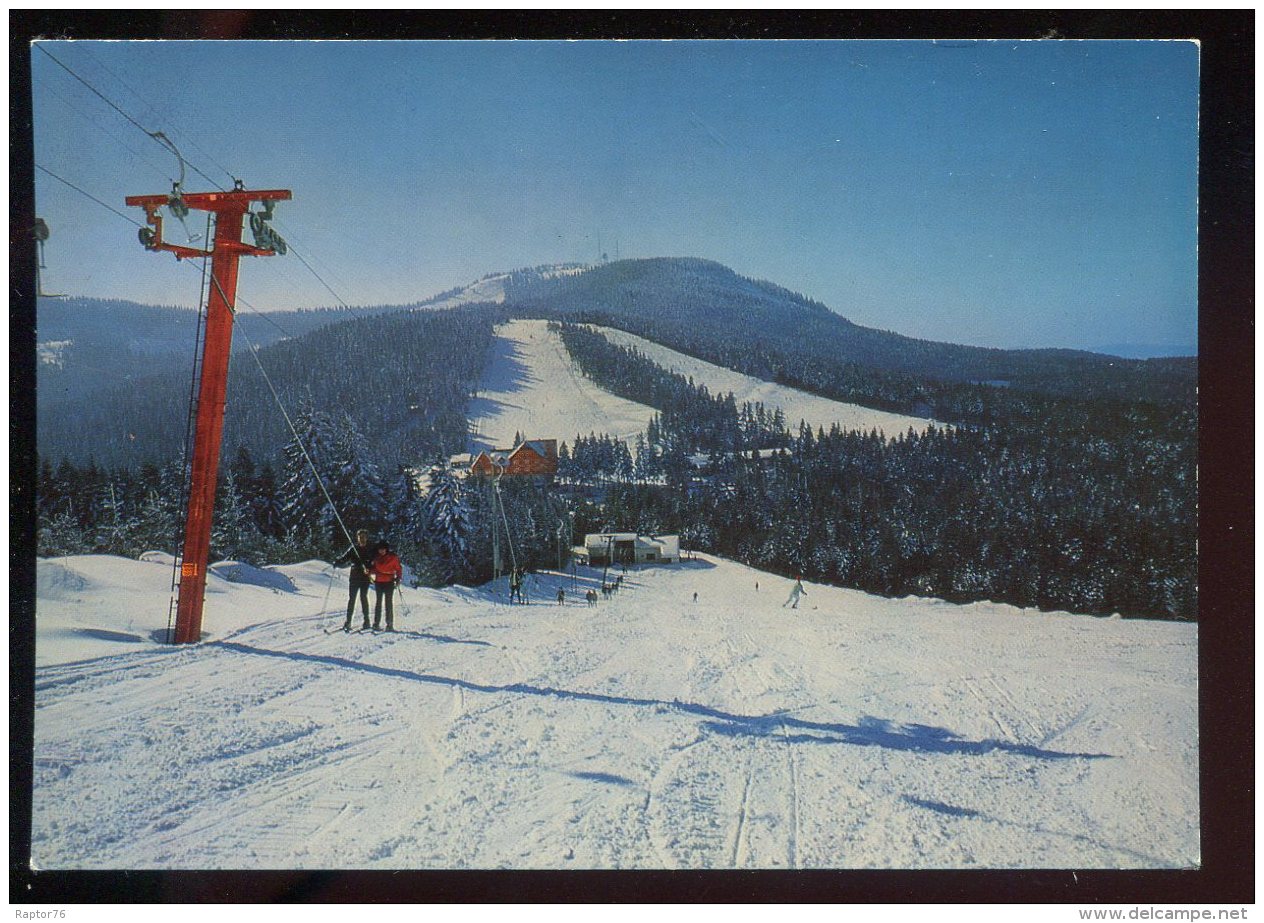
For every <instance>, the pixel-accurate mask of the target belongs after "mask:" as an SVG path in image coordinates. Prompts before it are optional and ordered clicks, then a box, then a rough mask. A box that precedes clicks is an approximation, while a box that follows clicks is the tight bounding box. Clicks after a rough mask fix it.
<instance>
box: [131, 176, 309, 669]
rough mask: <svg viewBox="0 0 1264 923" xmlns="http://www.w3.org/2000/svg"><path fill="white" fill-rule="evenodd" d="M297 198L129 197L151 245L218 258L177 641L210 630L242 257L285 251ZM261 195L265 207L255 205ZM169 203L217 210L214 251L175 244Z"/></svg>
mask: <svg viewBox="0 0 1264 923" xmlns="http://www.w3.org/2000/svg"><path fill="white" fill-rule="evenodd" d="M289 198H290V191H289V190H288V189H267V190H258V189H254V190H251V189H243V188H242V185H241V183H240V182H238V183H237V185H236V188H234V189H232V190H231V191H228V192H189V193H185V192H181V191H180V188H179V185H177V186H176V187H175V188H174V189H173V190H172V192H171V194H170V195H142V196H128V197H127V198H126V200H125V201H126V202H127V204H128V205H136V206H139V207H141V208H143V209H144V210H145V217H146V219H147V222H148V225H149V226H148V227H142V228H141V229H140V241H141V243H142V244H144V246H145V249H146V250H153V251H160V250H165V251H167V252H168V253H174V254H175V256H176V259H177V260H183V259H193V258H202V257H206V256H209V257H210V258H211V288H210V293H209V296H208V298H207V310H206V334H205V337H204V340H203V346H202V363H201V377H200V379H199V381H198V385H197V409H196V422H195V424H194V435H193V465H192V470H191V472H190V482H189V508H188V513H187V515H186V518H185V526H184V550H183V555H182V559H181V565H180V590H179V595H178V597H177V604H176V631H175V643H176V644H187V643H190V642H194V641H198V640H200V639H201V636H202V602H203V597H204V596H205V594H206V567H207V564H208V558H209V556H210V546H211V517H212V513H213V511H214V509H215V478H216V474H217V472H218V470H219V454H220V443H221V440H222V437H223V431H224V401H225V395H226V392H227V390H228V355H229V349H230V347H231V345H232V338H233V314H234V312H235V310H236V298H237V261H238V259H239V258H240V257H242V256H273V255H275V254H277V253H285V250H286V247H285V241H284V240H283V239H282V238H281V236H280V235H279V234H277V233H276V231H274V230H273V229H272V228H271V226H269V225H268V221H269V220H270V219H271V217H272V208H273V205H274V203H276V202H279V201H285V200H288V199H289ZM251 202H259V203H261V204H262V206H263V211H260V212H251V211H250V203H251ZM161 208H167V209H168V210H169V211H170V213H171V214H172V215H174V216H175V217H177V218H179V219H180V220H181V221H183V219H184V216H185V215H187V214H188V212H189V210H191V209H197V210H199V211H206V212H211V213H213V214H214V215H215V236H214V239H213V241H212V244H211V248H210V249H209V250H200V249H197V248H195V247H187V246H181V245H179V244H170V243H167V242H166V241H164V240H163V236H162V215H161V214H160V212H159V209H161ZM247 213H249V214H250V226H251V230H252V231H253V233H254V238H255V244H256V245H257V246H251V245H249V244H245V243H242V240H241V233H242V222H243V219H244V218H245V217H246V215H247Z"/></svg>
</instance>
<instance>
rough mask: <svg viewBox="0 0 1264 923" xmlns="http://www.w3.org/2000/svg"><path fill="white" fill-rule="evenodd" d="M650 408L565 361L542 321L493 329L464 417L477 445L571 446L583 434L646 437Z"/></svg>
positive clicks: (556, 338)
mask: <svg viewBox="0 0 1264 923" xmlns="http://www.w3.org/2000/svg"><path fill="white" fill-rule="evenodd" d="M654 413H655V411H654V408H653V407H647V406H646V405H644V404H638V403H636V402H635V401H629V400H626V399H624V398H621V397H618V396H616V395H614V394H611V393H610V392H609V391H606V390H605V389H604V388H601V387H599V386H598V385H596V384H595V383H594V382H592V381H590V380H589V379H588V378H586V377H584V375H583V374H582V373H581V372H580V371H579V369H578V368H577V367H576V365H575V363H574V362H572V361H571V357H570V354H569V353H567V351H566V346H565V345H564V344H563V343H562V339H561V337H559V336H557V335H556V334H554V333H550V332H549V329H548V322H547V321H542V320H514V321H510V322H509V323H507V324H503V325H502V326H500V327H499V328H497V331H496V339H495V340H494V341H493V343H492V350H491V357H490V359H489V360H488V364H487V368H486V369H485V370H484V372H483V380H482V382H481V384H480V387H479V392H478V396H477V397H475V398H474V400H473V401H472V402H471V405H470V409H469V417H470V421H471V424H472V426H473V428H474V433H475V441H476V442H477V443H478V444H479V445H481V446H483V447H487V448H497V447H508V446H510V445H512V444H513V439H514V434H515V433H522V435H523V436H524V437H525V438H527V439H556V440H557V441H558V442H559V443H561V442H569V443H573V442H574V441H575V437H576V436H577V435H578V436H587V435H588V434H589V433H608V434H609V435H611V436H615V437H617V438H619V439H626V440H631V439H634V438H635V437H636V434H637V433H640V432H644V431H645V427H646V426H648V425H649V422H650V418H651V417H653V416H654Z"/></svg>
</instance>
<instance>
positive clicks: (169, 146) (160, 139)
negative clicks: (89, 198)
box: [35, 43, 369, 316]
mask: <svg viewBox="0 0 1264 923" xmlns="http://www.w3.org/2000/svg"><path fill="white" fill-rule="evenodd" d="M35 47H36V48H38V49H39V50H40V51H41V52H43V53H44V54H45V55H47V56H48V57H49V58H51V59H52V60H53V61H54V62H55V63H56V64H57V65H58V66H59V67H61V68H62V69H63V70H65V71H66V72H67V73H68V74H70V75H71V76H72V77H74V78H75V79H76V80H78V81H79V82H80V83H82V84H83V85H84V86H85V87H87V88H88V89H89V90H91V91H92V92H93V93H94V94H95V95H96V96H98V97H100V98H101V99H102V100H103V101H104V102H105V103H106V104H107V105H108V106H109V107H110V108H111V109H113V110H114V111H115V112H117V113H118V114H119V115H121V116H123V118H125V119H127V121H128V122H130V123H131V124H132V125H134V126H135V127H136V128H138V129H139V130H140V131H141V132H143V133H144V134H145V136H146V137H148V138H149V139H150V140H151V141H153V142H154V143H155V144H158V145H159V146H161V147H162V148H163V149H164V150H166V151H168V152H170V153H173V154H175V156H176V158H177V159H178V160H179V162H180V168H181V177H180V180H178V181H177V186H182V185H183V179H184V176H183V173H184V166H185V164H187V165H188V166H189V167H190V168H191V169H192V170H193V171H194V172H195V173H197V174H198V175H199V176H201V177H202V178H203V179H205V180H206V181H207V182H208V183H210V184H211V185H212V186H214V187H215V188H216V189H219V190H220V191H223V190H224V187H223V186H221V185H219V184H218V183H216V182H215V181H214V180H213V179H211V178H210V177H209V176H207V175H206V173H204V172H203V171H202V170H201V169H200V168H199V167H198V166H197V164H195V163H193V162H192V161H189V160H187V159H186V158H185V157H184V156H183V155H182V154H181V153H180V152H179V151H178V150H177V149H176V147H175V145H174V144H173V143H172V141H171V139H170V138H169V137H167V135H166V134H164V133H163V132H161V131H150V130H149V129H148V128H146V127H145V126H144V125H142V124H141V123H140V122H139V121H137V120H136V119H135V118H133V117H132V116H131V115H130V114H128V113H127V112H126V111H125V110H124V109H123V108H122V107H121V106H119V105H118V104H117V103H115V102H114V101H113V100H112V99H110V98H109V97H108V96H106V95H105V94H104V93H103V92H101V91H100V90H98V89H97V88H96V87H95V86H93V85H92V84H91V83H90V82H89V81H88V80H87V79H85V78H84V77H82V76H80V75H79V74H78V73H76V72H75V71H74V70H72V69H71V68H70V67H68V66H67V65H66V64H65V63H64V62H62V61H61V60H60V59H58V58H57V57H56V56H55V55H54V54H53V53H52V52H51V51H49V50H48V49H46V48H44V47H43V45H42V44H40V43H36V45H35ZM107 70H108V68H107ZM111 73H113V71H111ZM119 82H120V83H123V81H122V80H121V79H120V81H119ZM123 85H124V86H126V84H125V83H123ZM132 93H133V94H134V95H136V96H137V98H140V96H139V94H137V93H136V92H135V91H134V90H133V91H132ZM142 102H144V100H142ZM146 104H147V105H149V107H150V109H154V107H153V106H152V105H151V104H148V103H146ZM155 111H156V110H155ZM193 145H194V146H195V147H197V148H198V149H199V150H202V148H201V147H200V145H198V144H197V142H196V141H193ZM208 157H209V155H208ZM210 159H211V160H212V161H213V160H214V158H210ZM216 166H217V167H218V168H219V169H220V170H222V171H223V172H224V173H225V174H227V175H228V176H229V178H231V179H233V180H234V182H236V177H235V176H234V175H233V173H232V172H231V171H230V170H228V169H226V168H225V167H224V166H223V165H221V164H219V163H216ZM129 220H130V219H129ZM288 233H289V232H288V230H287V234H288ZM294 255H295V256H297V257H298V259H299V262H301V263H302V264H303V265H304V266H305V267H307V270H308V272H310V273H311V274H312V275H313V276H314V277H315V278H316V280H317V281H318V282H320V284H321V285H322V286H324V287H325V289H326V290H327V291H328V292H329V293H330V294H331V295H333V296H334V298H335V299H336V300H337V302H338V303H339V304H340V305H341V306H342V307H344V308H346V309H347V310H349V311H358V312H360V313H365V312H364V310H363V309H362V308H356V307H354V306H352V305H351V304H350V303H349V302H348V301H347V300H346V299H345V298H343V297H342V296H341V295H339V294H338V292H336V291H335V290H334V288H333V286H331V285H330V284H329V283H328V282H326V281H325V279H324V277H322V276H321V274H320V273H318V272H317V271H316V269H315V267H313V266H312V264H311V263H310V262H308V260H307V259H306V258H305V257H304V256H303V255H302V254H301V253H299V252H298V251H294ZM365 316H369V315H367V314H365Z"/></svg>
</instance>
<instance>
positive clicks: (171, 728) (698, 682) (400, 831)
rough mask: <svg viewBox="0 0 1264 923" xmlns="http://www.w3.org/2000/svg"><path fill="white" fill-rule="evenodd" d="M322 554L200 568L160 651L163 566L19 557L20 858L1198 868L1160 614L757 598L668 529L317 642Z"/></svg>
mask: <svg viewBox="0 0 1264 923" xmlns="http://www.w3.org/2000/svg"><path fill="white" fill-rule="evenodd" d="M225 570H226V571H227V574H230V575H231V576H232V577H234V578H235V579H234V580H229V579H227V576H226V575H225V573H224V571H225ZM331 573H334V572H331V571H330V569H329V568H328V566H327V565H325V564H322V563H320V562H316V561H312V562H307V563H304V564H297V565H293V566H285V567H278V568H262V569H259V570H257V571H256V570H254V569H249V568H245V567H238V568H228V569H223V568H220V569H217V572H215V573H213V574H212V575H211V576H210V578H209V582H208V592H207V598H206V617H205V625H204V628H205V639H204V640H203V642H202V643H200V644H197V645H184V646H180V647H172V646H166V645H164V644H162V643H160V639H161V636H162V635H163V633H164V629H165V625H166V619H167V608H168V600H169V593H170V585H171V568H170V560H169V559H167V560H162V559H161V558H160V559H158V560H154V561H129V560H122V559H119V558H113V557H104V556H81V557H67V558H58V559H45V560H40V561H39V562H38V585H37V592H38V609H37V627H36V631H37V636H36V642H37V647H36V653H37V668H36V674H35V683H36V689H35V752H34V757H35V788H34V810H33V842H32V850H33V861H34V864H35V865H36V866H37V867H39V868H44V869H106V868H115V869H117V868H261V869H262V868H299V867H301V868H312V869H317V868H379V869H414V868H415V869H424V868H444V869H461V868H486V869H491V868H517V869H584V868H601V869H615V868H655V869H658V868H667V869H676V868H689V869H695V868H696V869H703V868H706V869H711V868H766V869H785V868H891V867H895V868H942V867H1046V868H1048V867H1060V868H1068V867H1069V868H1085V867H1105V868H1111V867H1189V866H1194V865H1197V863H1198V861H1199V839H1198V837H1199V811H1198V800H1197V798H1198V795H1197V792H1198V759H1197V756H1198V749H1197V744H1198V741H1197V731H1196V728H1197V695H1196V692H1197V690H1196V679H1195V676H1196V648H1197V628H1196V626H1194V625H1190V624H1177V623H1170V622H1158V621H1131V620H1111V619H1094V618H1090V617H1087V616H1077V615H1070V614H1066V613H1039V612H1035V611H1032V610H1021V609H1015V608H1013V607H1010V606H1006V605H999V604H993V603H977V604H972V605H965V606H960V605H951V604H948V603H945V602H942V601H939V600H933V599H914V598H909V599H901V600H888V599H881V598H877V597H873V596H868V595H865V594H863V593H860V592H856V591H851V590H846V589H838V588H831V587H826V586H818V585H815V584H807V585H806V590H807V595H806V596H805V597H804V598H803V599H802V600H801V601H800V605H799V607H798V609H791V608H786V607H784V603H785V602H786V601H787V597H788V593H789V588H790V585H789V582H788V581H787V580H785V579H783V578H779V577H774V576H771V575H769V574H766V573H761V572H759V571H755V570H751V569H749V568H746V567H744V566H741V565H739V564H735V563H733V562H730V561H726V560H722V559H717V558H712V557H706V556H701V555H700V556H698V558H697V560H692V561H687V562H685V563H683V564H680V565H673V566H663V567H659V568H650V567H642V568H637V569H634V570H632V571H630V572H629V573H628V574H627V576H626V577H625V579H624V583H623V588H622V589H621V591H619V592H618V593H616V594H614V595H613V596H611V597H610V598H608V599H607V598H604V597H603V598H601V599H600V601H599V602H598V603H597V605H596V606H594V607H590V606H588V605H587V604H586V603H585V602H584V601H583V599H582V598H581V597H582V592H583V591H584V590H585V589H587V588H589V587H594V586H599V585H600V581H601V578H602V574H601V572H600V571H595V570H587V569H580V570H579V572H578V576H577V582H576V583H572V579H571V578H570V577H569V576H566V575H554V574H548V573H544V574H539V575H536V576H535V577H533V578H531V579H529V580H528V587H527V588H528V591H529V592H530V594H531V596H530V605H528V606H513V607H510V606H507V605H505V604H504V601H505V597H506V592H507V591H506V587H505V586H504V583H503V581H500V582H496V583H493V584H489V585H487V586H484V587H480V588H474V589H466V588H460V587H456V588H451V589H447V590H427V589H411V590H410V589H406V590H405V591H404V593H403V596H402V598H401V605H400V607H399V610H398V613H397V618H396V627H397V628H398V629H399V630H398V631H397V632H396V633H394V634H385V633H382V634H374V633H371V632H370V633H363V634H359V633H352V634H344V633H342V632H341V631H336V630H335V631H333V632H332V633H328V634H327V633H325V630H326V629H335V628H337V627H338V626H340V625H341V622H342V617H343V611H344V608H343V607H344V605H345V600H346V592H347V587H346V582H345V575H346V571H345V570H340V571H337V572H336V573H335V574H334V575H333V576H332V578H331ZM278 578H283V579H278ZM287 581H288V582H287ZM289 586H292V587H293V589H292V590H291V589H287V587H289ZM558 587H561V588H562V589H563V590H565V592H566V597H565V599H564V604H563V605H560V606H559V605H557V603H556V590H557V588H558ZM576 589H578V590H579V592H578V593H577V592H576ZM694 593H697V598H696V600H695V598H694V595H693V594H694ZM356 621H357V622H358V621H359V613H357V615H356Z"/></svg>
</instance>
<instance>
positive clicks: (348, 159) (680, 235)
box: [32, 41, 1198, 348]
mask: <svg viewBox="0 0 1264 923" xmlns="http://www.w3.org/2000/svg"><path fill="white" fill-rule="evenodd" d="M45 47H46V48H47V49H48V50H49V51H50V52H51V53H52V54H54V55H56V56H57V58H58V59H60V60H61V61H62V62H63V63H64V64H65V65H67V66H68V67H70V68H72V69H73V70H75V71H76V72H77V73H78V74H79V75H80V76H82V77H83V78H85V79H86V80H88V81H89V82H90V83H91V84H92V85H93V86H95V87H96V88H97V89H98V90H100V91H101V92H103V93H104V94H105V95H106V96H108V97H109V98H110V99H111V100H113V101H114V102H115V103H116V104H117V105H118V106H119V107H121V108H122V109H123V110H124V111H126V112H127V113H128V114H129V115H131V116H132V117H133V118H135V119H136V121H138V122H140V123H141V124H142V125H144V126H145V127H146V128H149V129H150V130H154V131H158V130H161V131H163V132H164V133H166V134H167V135H168V136H170V137H171V138H172V139H173V140H174V141H175V143H176V144H177V146H178V147H179V148H180V150H181V152H182V153H183V155H184V156H185V158H186V160H188V161H189V162H190V163H191V164H193V165H195V166H196V167H197V168H199V169H200V170H201V171H203V172H204V173H205V174H206V176H207V177H209V178H210V180H212V181H214V182H215V183H217V184H219V185H221V186H225V187H226V186H228V185H230V184H231V180H230V179H229V173H230V172H231V173H232V175H234V176H237V177H240V178H241V179H242V180H244V181H245V183H246V185H247V186H248V187H254V188H276V187H282V188H288V189H291V190H293V193H294V200H293V202H290V203H285V204H283V205H281V206H280V207H279V208H278V212H277V217H278V220H279V229H280V230H281V232H282V233H283V234H285V235H286V236H287V237H288V238H289V240H290V241H291V243H292V244H293V246H294V248H295V249H296V250H297V251H298V252H300V253H301V254H302V255H303V256H304V257H305V258H306V259H307V260H308V262H309V263H310V264H311V265H312V266H313V267H314V268H315V269H316V271H317V272H318V273H319V274H320V276H321V277H322V278H323V279H324V280H325V282H327V283H328V284H329V285H330V286H331V287H332V288H333V289H334V291H336V292H337V294H338V296H340V297H341V298H343V299H345V300H346V301H348V302H350V303H352V304H377V303H398V302H408V301H414V300H419V299H422V298H425V297H428V296H430V295H432V294H435V293H436V292H438V291H441V290H443V289H447V288H450V287H452V286H455V285H458V284H461V283H464V282H469V281H472V280H473V279H475V278H477V277H479V276H481V275H484V274H485V273H488V272H492V271H495V270H502V269H511V268H515V267H520V266H531V265H537V264H541V263H553V262H567V261H585V262H586V261H593V260H595V259H597V258H598V255H599V250H598V238H599V236H600V242H601V248H602V249H604V250H605V251H606V252H607V253H608V254H609V255H610V257H611V258H613V257H614V256H615V253H616V247H617V252H618V255H619V256H622V257H625V258H626V257H648V256H698V257H704V258H708V259H713V260H717V261H719V262H721V263H724V264H725V265H727V266H730V267H731V268H732V269H734V270H736V271H737V272H739V273H742V274H744V275H749V276H755V277H759V278H765V279H769V280H771V281H773V282H776V283H778V284H781V285H784V286H786V287H787V288H791V289H793V290H795V291H799V292H802V293H803V294H805V295H808V296H809V297H812V298H815V299H817V300H819V301H822V302H824V303H825V304H826V305H828V306H829V307H830V308H832V309H834V310H835V311H837V312H838V313H840V314H842V315H844V316H846V317H848V318H849V319H851V320H853V321H855V322H857V323H860V324H864V325H866V326H872V327H879V328H883V329H889V330H895V331H898V332H900V333H904V334H908V335H911V336H918V337H924V338H927V339H934V340H948V341H952V342H959V343H971V344H978V345H986V346H1031V347H1035V346H1067V347H1079V348H1099V347H1104V346H1107V345H1111V344H1120V343H1147V344H1173V345H1181V346H1185V347H1187V348H1193V347H1194V346H1195V344H1196V328H1197V301H1196V297H1197V291H1196V251H1197V234H1196V204H1197V153H1198V146H1197V105H1198V96H1197V93H1198V49H1197V46H1196V45H1194V44H1192V43H1188V42H1115V41H1091V42H1067V41H1058V42H947V43H932V42H892V41H881V42H879V41H842V42H824V41H810V42H798V41H793V42H791V41H783V42H752V41H736V42H728V41H707V42H687V41H686V42H682V41H675V42H451V43H447V42H410V43H402V42H372V43H338V42H296V43H284V42H267V43H263V42H75V43H66V42H53V43H49V44H47V45H46V46H45ZM32 76H33V84H34V107H35V108H34V111H35V159H36V162H37V164H39V165H40V166H43V167H45V168H46V169H48V170H51V171H53V172H54V173H56V174H58V175H59V176H61V177H63V178H64V179H66V180H69V181H70V182H73V183H74V184H75V185H77V186H80V187H81V188H83V189H84V190H86V191H88V192H90V193H92V194H93V195H95V196H96V197H98V198H100V199H102V200H103V201H105V202H107V203H109V204H111V205H113V206H115V207H117V208H118V209H119V210H120V211H127V210H126V209H125V208H124V206H123V204H122V200H123V197H124V196H126V195H133V194H141V193H160V192H166V191H168V189H169V188H170V184H171V182H172V179H174V178H175V176H176V175H177V170H178V167H177V161H176V158H175V157H174V156H173V155H172V154H170V153H168V152H166V151H164V150H163V149H162V148H161V147H159V146H158V145H157V144H155V143H154V142H152V141H150V140H149V139H147V138H146V137H145V136H144V135H143V134H142V133H141V132H140V131H139V130H138V129H137V128H136V127H135V126H133V125H131V124H129V123H128V122H127V121H126V120H124V119H123V118H122V117H121V116H120V115H119V114H118V113H117V112H115V111H114V110H112V109H111V108H110V107H109V106H108V105H107V104H106V103H105V102H103V101H102V100H101V99H100V98H99V97H97V96H95V95H93V93H92V92H91V91H90V90H88V89H87V88H85V87H84V86H83V85H82V84H81V83H79V82H78V81H76V80H75V79H74V78H73V77H72V76H71V75H70V74H68V73H67V72H66V71H65V70H63V69H62V68H61V67H59V66H58V65H57V64H56V63H54V62H53V61H52V60H51V59H50V58H48V57H47V56H45V55H44V54H42V53H41V52H40V51H38V50H36V51H33V53H32ZM209 187H210V182H208V181H207V180H206V179H205V178H204V177H202V176H200V175H198V174H197V173H196V172H193V171H192V170H191V169H190V170H189V172H188V175H187V178H186V182H185V188H186V189H189V190H194V191H196V190H200V189H202V188H209ZM36 202H37V208H38V210H39V213H40V215H41V216H42V217H44V218H45V220H46V221H48V223H49V225H50V227H51V228H52V231H53V237H52V238H51V239H50V240H49V242H48V245H47V251H46V252H47V260H48V269H47V272H46V280H45V287H46V288H48V289H55V290H57V291H62V292H69V293H73V294H84V295H96V296H101V297H117V298H129V299H134V300H137V301H142V302H147V303H161V304H185V305H192V304H195V303H196V301H197V294H198V286H197V279H196V276H195V274H194V273H192V272H190V271H188V270H184V269H180V268H179V267H177V266H176V264H175V260H174V258H172V257H170V256H167V255H158V254H151V253H146V252H145V251H144V250H143V249H142V248H141V246H140V244H139V243H138V242H137V240H136V234H135V231H136V229H135V228H134V227H132V226H130V225H128V224H127V222H126V221H124V220H123V219H121V218H120V217H118V216H117V215H112V214H110V213H109V212H108V211H106V210H105V209H103V208H101V207H100V206H99V205H96V204H94V203H92V202H91V201H89V200H87V199H86V198H84V197H83V196H82V195H80V194H79V193H77V192H75V191H73V190H71V189H69V188H67V187H66V186H64V185H62V184H61V183H60V182H58V181H56V180H54V179H52V178H50V177H48V176H47V175H45V174H43V173H42V172H40V171H38V170H37V171H36ZM131 212H132V213H134V217H136V218H137V219H138V220H139V219H140V217H141V215H140V212H139V210H131ZM239 291H240V294H241V295H242V296H243V297H244V298H245V299H246V300H247V301H249V302H250V304H252V305H254V306H255V307H256V308H258V309H262V310H267V309H280V308H294V307H307V306H316V305H328V304H332V303H334V297H333V296H332V295H331V294H330V293H329V291H328V290H327V289H326V288H325V287H324V285H322V283H321V282H320V281H319V280H318V279H317V278H316V277H315V275H313V274H312V273H311V272H310V271H308V269H307V268H306V267H304V265H303V264H302V263H301V262H300V261H298V260H296V259H295V258H294V257H293V256H287V257H283V258H277V259H271V258H270V259H255V260H247V261H245V262H244V264H243V267H242V274H241V281H240V288H239Z"/></svg>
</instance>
